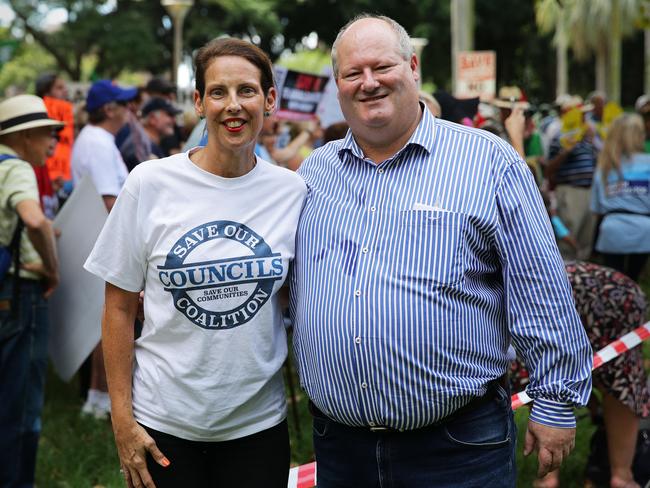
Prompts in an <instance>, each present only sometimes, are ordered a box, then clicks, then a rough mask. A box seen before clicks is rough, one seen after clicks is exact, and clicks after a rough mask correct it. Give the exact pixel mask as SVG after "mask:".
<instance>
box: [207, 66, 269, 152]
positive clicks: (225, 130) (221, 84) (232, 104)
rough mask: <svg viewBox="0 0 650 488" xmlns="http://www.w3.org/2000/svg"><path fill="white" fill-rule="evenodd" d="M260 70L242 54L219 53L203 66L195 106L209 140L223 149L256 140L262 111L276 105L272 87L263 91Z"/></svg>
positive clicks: (233, 148) (240, 146) (243, 146)
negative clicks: (201, 90)
mask: <svg viewBox="0 0 650 488" xmlns="http://www.w3.org/2000/svg"><path fill="white" fill-rule="evenodd" d="M260 76H261V73H260V70H259V69H258V68H257V67H256V66H255V65H253V64H252V63H250V62H249V61H247V60H246V59H244V58H241V57H238V56H219V57H217V58H215V59H214V60H213V61H212V62H211V63H210V65H209V66H208V68H207V69H206V70H205V93H204V94H203V97H201V94H200V93H199V92H198V91H195V92H194V106H195V109H196V112H197V114H198V115H199V116H204V117H205V119H206V127H207V129H208V145H209V144H210V141H211V140H212V141H214V142H216V144H217V146H218V147H220V148H222V149H226V150H238V149H244V148H247V147H249V146H251V145H254V144H255V141H256V140H257V137H258V135H259V133H260V131H261V129H262V123H263V120H264V112H265V111H269V112H270V111H272V110H273V108H274V106H275V89H274V88H271V89H270V90H269V93H268V94H264V92H263V90H262V86H261V84H260Z"/></svg>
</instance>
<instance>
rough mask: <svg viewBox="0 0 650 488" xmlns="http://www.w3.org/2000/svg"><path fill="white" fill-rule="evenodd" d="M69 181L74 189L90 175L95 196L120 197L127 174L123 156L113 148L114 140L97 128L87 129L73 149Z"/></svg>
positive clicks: (80, 134)
mask: <svg viewBox="0 0 650 488" xmlns="http://www.w3.org/2000/svg"><path fill="white" fill-rule="evenodd" d="M71 165H72V181H73V183H74V184H75V185H76V184H77V183H79V180H81V178H83V177H84V175H86V174H90V176H91V178H92V179H93V183H94V184H95V188H96V189H97V192H98V193H99V194H100V195H102V196H113V197H116V196H117V195H119V194H120V190H121V189H122V186H124V181H126V177H127V176H128V174H129V171H128V169H127V168H126V165H125V164H124V161H123V160H122V155H121V154H120V151H119V149H118V148H117V146H116V145H115V136H114V135H113V134H111V133H110V132H108V131H107V130H106V129H102V128H101V127H98V126H96V125H90V124H88V125H86V126H85V127H84V128H83V129H81V132H79V136H78V137H77V138H76V139H75V141H74V145H73V146H72V158H71Z"/></svg>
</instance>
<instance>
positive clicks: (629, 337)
mask: <svg viewBox="0 0 650 488" xmlns="http://www.w3.org/2000/svg"><path fill="white" fill-rule="evenodd" d="M648 338H650V322H646V323H645V324H643V325H642V326H641V327H639V328H637V329H634V330H633V331H632V332H628V333H627V334H625V335H624V336H623V337H621V338H620V339H616V340H615V341H613V342H611V343H610V344H607V345H606V346H605V347H603V348H602V349H601V350H600V351H598V352H597V353H595V354H594V366H593V368H592V371H593V370H594V369H598V368H600V367H601V366H602V365H603V364H605V363H607V362H609V361H611V360H612V359H614V358H615V357H617V356H620V355H621V354H623V353H624V352H627V351H629V350H630V349H632V348H634V347H636V346H638V345H639V344H641V343H642V342H643V341H645V340H646V339H648ZM531 401H532V400H531V398H530V397H529V396H528V395H527V394H526V392H525V391H522V392H519V393H515V394H514V395H512V409H513V410H516V409H518V408H519V407H521V406H522V405H525V404H527V403H530V402H531Z"/></svg>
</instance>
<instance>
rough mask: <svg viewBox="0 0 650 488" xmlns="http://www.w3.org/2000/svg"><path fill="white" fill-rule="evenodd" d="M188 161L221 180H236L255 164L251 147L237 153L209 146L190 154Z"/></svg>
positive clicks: (255, 160)
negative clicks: (221, 178) (219, 177)
mask: <svg viewBox="0 0 650 488" xmlns="http://www.w3.org/2000/svg"><path fill="white" fill-rule="evenodd" d="M190 159H191V160H192V162H193V163H194V164H196V165H197V166H198V167H199V168H201V169H203V170H205V171H207V172H209V173H213V174H215V175H217V176H221V177H223V178H237V177H239V176H244V175H245V174H246V173H248V172H249V171H251V170H252V169H253V168H254V167H255V164H256V162H257V158H256V157H255V152H254V148H253V147H246V148H242V149H241V150H238V151H224V150H217V149H216V148H214V147H212V146H210V145H209V144H208V145H207V146H206V147H204V148H203V149H200V150H198V151H196V152H194V153H192V154H190Z"/></svg>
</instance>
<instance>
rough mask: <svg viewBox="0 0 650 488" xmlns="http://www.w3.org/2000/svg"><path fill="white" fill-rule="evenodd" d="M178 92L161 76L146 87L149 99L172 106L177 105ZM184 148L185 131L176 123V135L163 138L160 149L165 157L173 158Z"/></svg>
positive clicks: (174, 86) (153, 79)
mask: <svg viewBox="0 0 650 488" xmlns="http://www.w3.org/2000/svg"><path fill="white" fill-rule="evenodd" d="M176 90H177V87H176V85H174V84H173V83H171V82H170V81H168V80H167V79H165V78H162V77H159V76H156V77H154V78H151V79H150V80H149V81H148V82H147V85H146V87H145V91H146V93H147V96H148V97H149V98H153V97H158V98H164V99H165V100H167V101H168V102H169V103H171V104H174V103H176ZM145 103H146V100H145ZM182 146H183V131H182V130H181V128H180V127H179V125H178V124H177V123H176V121H174V133H173V134H171V135H168V136H165V137H163V139H162V140H161V141H160V148H161V149H162V151H163V154H164V155H165V156H171V155H172V154H176V153H178V152H180V150H181V147H182Z"/></svg>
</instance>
